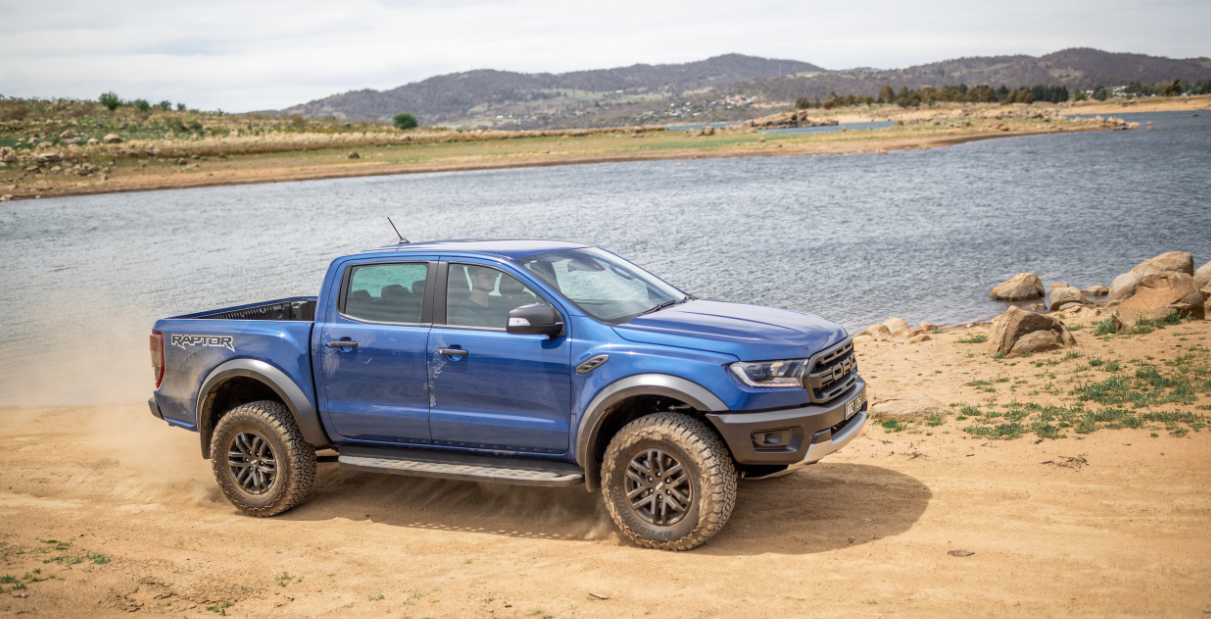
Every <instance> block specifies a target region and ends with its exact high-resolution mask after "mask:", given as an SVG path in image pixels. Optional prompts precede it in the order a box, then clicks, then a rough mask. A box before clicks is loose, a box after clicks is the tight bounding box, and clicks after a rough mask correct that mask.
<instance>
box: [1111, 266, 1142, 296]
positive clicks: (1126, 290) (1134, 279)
mask: <svg viewBox="0 0 1211 619" xmlns="http://www.w3.org/2000/svg"><path fill="white" fill-rule="evenodd" d="M1141 279H1144V276H1143V275H1140V274H1139V273H1123V274H1122V275H1119V276H1118V277H1116V278H1114V281H1112V282H1110V299H1108V300H1109V301H1110V302H1111V303H1115V302H1121V301H1126V300H1127V299H1130V298H1131V295H1133V294H1135V287H1136V286H1137V285H1138V284H1139V283H1140V280H1141Z"/></svg>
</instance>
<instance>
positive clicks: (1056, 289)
mask: <svg viewBox="0 0 1211 619" xmlns="http://www.w3.org/2000/svg"><path fill="white" fill-rule="evenodd" d="M1088 302H1089V299H1088V298H1086V297H1085V295H1083V294H1081V291H1080V290H1077V288H1076V286H1070V285H1068V284H1066V283H1064V282H1057V283H1054V284H1052V285H1051V299H1050V302H1049V303H1048V304H1047V307H1048V309H1050V310H1051V311H1053V312H1054V311H1055V310H1057V309H1060V308H1061V307H1063V306H1064V305H1067V304H1068V303H1088Z"/></svg>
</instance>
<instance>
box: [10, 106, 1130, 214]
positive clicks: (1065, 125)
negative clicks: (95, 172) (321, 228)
mask: <svg viewBox="0 0 1211 619" xmlns="http://www.w3.org/2000/svg"><path fill="white" fill-rule="evenodd" d="M1001 125H1008V126H1002V127H1001V128H999V129H996V128H993V127H979V128H976V129H958V130H957V131H956V130H954V128H953V127H946V128H943V129H940V130H938V129H935V128H934V127H933V126H931V125H926V124H924V123H922V122H920V121H917V126H905V127H897V128H896V129H900V130H901V132H897V133H898V134H894V135H887V134H886V133H885V131H886V130H879V131H878V133H874V132H867V131H853V132H846V131H837V132H827V133H812V134H757V133H744V134H739V135H734V134H730V133H728V132H719V133H717V134H716V136H718V137H719V138H720V139H718V140H711V139H709V138H706V139H704V138H702V137H698V138H695V137H694V136H693V134H692V132H669V133H670V134H671V135H655V137H656V138H657V139H661V138H664V139H665V143H662V144H656V145H653V146H654V147H653V148H648V149H643V150H639V149H629V150H621V149H618V148H614V152H610V151H611V149H610V148H609V147H610V146H613V145H603V146H602V147H599V148H596V149H594V148H588V149H580V150H579V151H571V150H562V151H561V150H553V149H547V150H545V152H536V151H522V152H519V153H505V154H504V155H503V156H501V155H499V154H496V153H489V152H478V153H475V152H472V153H466V154H462V153H450V154H449V156H445V157H440V158H438V157H435V158H433V159H430V160H428V161H423V162H406V161H405V162H400V161H398V160H395V161H391V160H388V161H373V160H370V161H366V160H364V159H374V158H385V157H388V156H389V155H391V154H393V153H390V152H385V151H384V149H389V148H390V146H387V147H370V148H367V149H364V150H365V152H366V153H367V154H366V155H360V156H359V161H357V162H356V163H353V162H350V161H348V160H346V159H345V158H344V156H343V155H341V154H339V153H343V152H347V151H346V149H345V148H341V147H337V148H328V149H316V150H312V151H306V150H304V151H302V153H304V154H306V155H307V158H309V159H310V160H311V161H310V162H308V163H307V164H303V165H302V166H300V165H299V164H298V163H297V162H294V161H291V162H287V161H275V160H283V159H285V157H287V156H292V158H294V159H298V158H302V157H299V156H298V155H299V153H298V152H293V151H286V152H283V153H272V154H267V155H231V158H230V159H229V160H228V162H219V163H217V165H216V164H215V163H211V161H209V160H204V161H205V163H206V164H207V166H206V168H207V169H203V168H202V165H201V163H193V164H191V165H186V166H184V167H171V166H172V164H167V163H166V165H167V166H169V167H154V168H152V169H151V170H148V169H147V168H146V166H147V164H148V163H149V162H148V161H142V162H137V161H133V160H132V161H130V162H128V163H129V165H124V166H115V167H116V168H117V169H116V170H115V172H114V173H113V177H112V178H102V180H100V181H97V180H93V181H78V182H74V183H73V182H70V178H69V179H67V180H66V181H60V180H59V179H55V180H54V181H47V180H39V181H37V182H36V183H35V184H33V185H30V184H24V185H22V184H20V183H19V182H18V181H16V180H15V179H14V180H13V181H9V182H11V183H12V184H8V185H4V184H0V194H3V195H5V196H7V198H8V199H9V200H25V199H39V198H49V197H67V196H79V195H92V194H103V193H123V192H130V191H159V190H166V189H192V188H200V187H222V186H230V185H247V184H259V183H277V182H293V181H306V180H326V179H335V178H355V177H368V176H388V175H396V174H424V173H435V172H468V171H478V170H505V169H517V168H533V167H548V166H557V165H584V164H596V163H625V162H632V161H667V160H688V159H717V158H731V157H770V156H806V155H845V154H860V153H868V154H875V153H878V154H886V153H889V152H892V151H905V150H924V149H930V148H940V147H945V146H955V145H958V144H964V143H968V142H975V141H981V140H988V139H996V138H1002V137H1017V136H1027V135H1046V134H1054V133H1076V132H1083V131H1102V130H1109V129H1113V128H1114V127H1113V126H1108V125H1105V124H1101V123H1098V124H1093V123H1088V122H1071V121H1070V122H1056V123H1049V124H1039V123H1020V122H1019V123H1014V122H1012V121H1009V122H1006V123H1000V124H999V125H998V126H1001ZM922 128H925V129H926V131H928V133H926V134H923V135H907V134H905V133H907V132H908V131H914V132H915V131H921V130H922ZM645 137H647V136H645ZM526 139H527V140H529V141H531V143H530V144H528V146H531V147H537V148H542V147H544V146H547V147H549V146H553V145H563V141H556V138H526ZM564 139H565V140H567V138H564ZM581 139H582V140H583V139H584V138H581ZM648 140H652V138H648ZM568 141H569V142H571V140H568ZM653 141H654V140H653ZM677 142H679V143H677ZM552 143H554V144H552ZM468 145H469V146H470V148H471V149H472V150H475V149H476V148H478V150H480V151H487V150H488V149H489V148H491V146H493V145H494V144H490V143H486V142H465V143H462V145H461V146H463V147H464V150H465V149H466V147H467V146H468ZM428 146H446V145H445V144H438V145H428ZM627 146H630V144H627ZM419 147H420V145H417V146H414V147H412V148H419ZM453 148H454V147H450V148H447V150H453ZM258 159H260V160H270V161H263V162H264V163H267V164H268V165H258V161H257V160H258ZM319 159H327V161H324V162H321V161H318V160H319ZM332 159H337V160H338V161H339V162H333V161H332ZM151 161H155V160H154V159H153V160H151ZM177 161H181V160H177ZM236 161H240V162H250V163H249V164H248V165H245V166H244V167H241V166H239V165H238V164H236V165H232V164H231V163H229V162H236ZM202 173H204V175H203V174H202ZM38 176H42V175H41V174H39V175H38ZM3 182H4V181H0V183H3Z"/></svg>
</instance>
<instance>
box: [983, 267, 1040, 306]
mask: <svg viewBox="0 0 1211 619" xmlns="http://www.w3.org/2000/svg"><path fill="white" fill-rule="evenodd" d="M1046 293H1047V291H1046V290H1045V289H1044V288H1043V281H1042V280H1040V279H1039V276H1038V275H1035V274H1034V273H1018V274H1017V275H1014V276H1013V277H1011V278H1009V279H1008V280H1006V281H1004V282H1002V283H1001V284H1000V285H998V286H997V287H996V288H993V289H992V291H991V292H989V293H988V296H990V297H992V298H994V299H996V300H998V301H1027V300H1029V299H1039V298H1042V297H1043V295H1045V294H1046Z"/></svg>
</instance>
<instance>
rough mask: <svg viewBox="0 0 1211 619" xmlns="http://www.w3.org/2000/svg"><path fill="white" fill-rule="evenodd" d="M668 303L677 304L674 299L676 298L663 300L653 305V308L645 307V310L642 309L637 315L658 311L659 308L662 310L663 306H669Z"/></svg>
mask: <svg viewBox="0 0 1211 619" xmlns="http://www.w3.org/2000/svg"><path fill="white" fill-rule="evenodd" d="M670 305H677V300H676V299H671V300H668V301H665V302H664V303H661V304H660V305H657V306H655V307H653V308H650V309H646V310H644V311H642V312H639V315H640V316H645V315H647V314H651V313H652V312H659V311H660V310H662V309H664V308H666V307H668V306H670Z"/></svg>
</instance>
